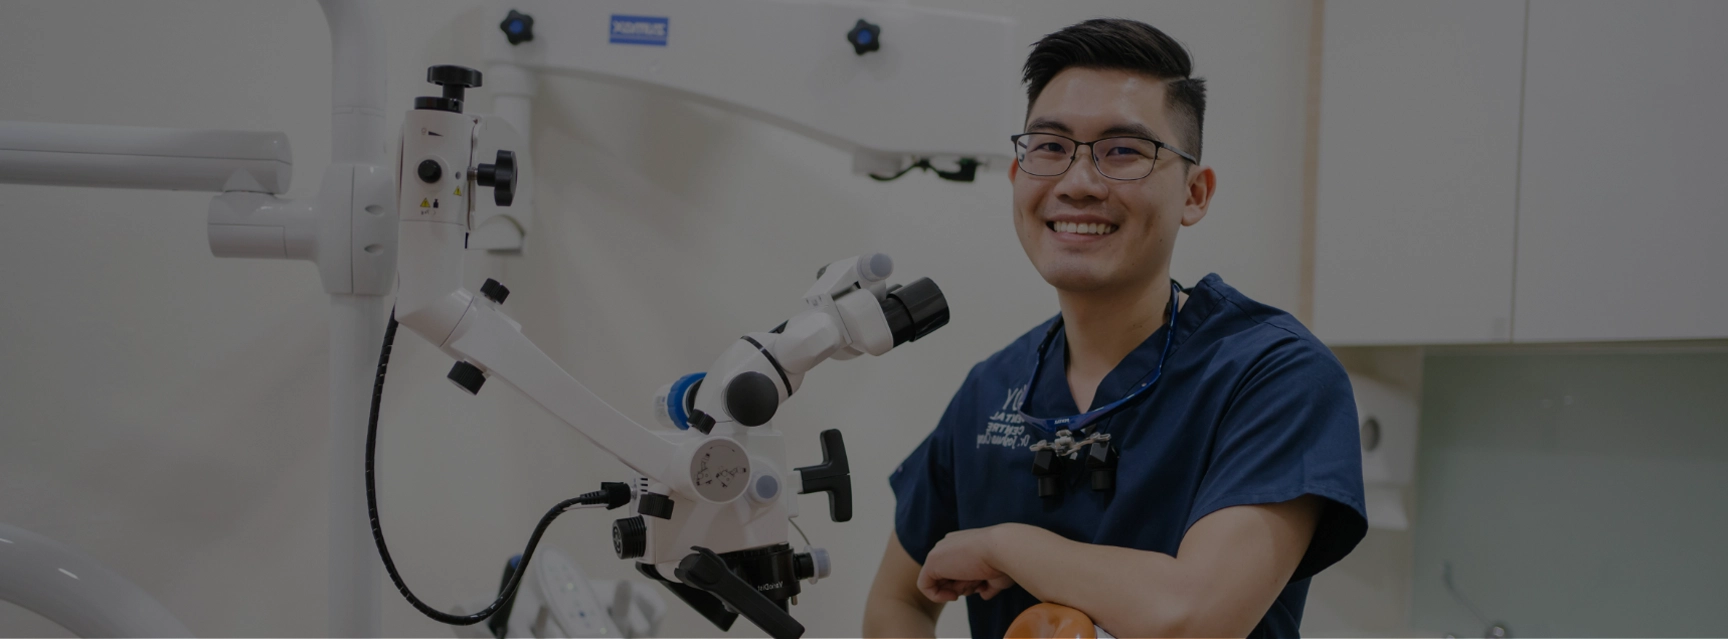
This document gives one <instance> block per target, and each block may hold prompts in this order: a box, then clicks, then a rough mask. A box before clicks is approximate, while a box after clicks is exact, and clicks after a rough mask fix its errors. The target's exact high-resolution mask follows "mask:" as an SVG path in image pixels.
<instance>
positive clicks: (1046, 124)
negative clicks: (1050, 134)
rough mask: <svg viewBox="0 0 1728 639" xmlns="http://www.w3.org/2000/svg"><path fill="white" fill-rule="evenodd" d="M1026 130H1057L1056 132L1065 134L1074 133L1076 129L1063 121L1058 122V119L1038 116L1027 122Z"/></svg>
mask: <svg viewBox="0 0 1728 639" xmlns="http://www.w3.org/2000/svg"><path fill="white" fill-rule="evenodd" d="M1026 130H1027V131H1055V132H1057V133H1061V134H1063V135H1073V134H1074V130H1073V129H1070V128H1068V125H1066V124H1063V123H1061V122H1058V121H1056V120H1052V119H1050V118H1038V119H1036V120H1033V121H1031V122H1028V123H1026Z"/></svg>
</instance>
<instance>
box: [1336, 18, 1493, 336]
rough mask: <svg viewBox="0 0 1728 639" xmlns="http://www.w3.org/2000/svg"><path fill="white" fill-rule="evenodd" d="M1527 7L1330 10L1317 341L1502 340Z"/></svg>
mask: <svg viewBox="0 0 1728 639" xmlns="http://www.w3.org/2000/svg"><path fill="white" fill-rule="evenodd" d="M1524 13H1525V5H1524V3H1522V2H1501V1H1486V2H1483V1H1469V2H1444V3H1442V2H1384V1H1381V0H1329V1H1328V2H1327V3H1326V9H1325V25H1324V28H1325V35H1324V42H1323V59H1322V65H1323V66H1322V68H1321V93H1320V114H1321V115H1320V149H1319V158H1320V165H1319V185H1318V186H1319V189H1318V192H1317V196H1318V200H1317V203H1318V212H1317V217H1316V220H1315V222H1316V224H1317V227H1316V232H1315V273H1314V318H1313V319H1314V331H1315V333H1316V334H1317V335H1319V336H1320V337H1321V338H1322V339H1324V340H1326V341H1327V342H1328V343H1331V344H1400V343H1426V344H1437V343H1461V342H1496V341H1506V340H1508V339H1510V338H1511V319H1512V309H1511V306H1512V259H1513V258H1512V249H1513V242H1514V240H1513V226H1514V206H1515V205H1516V198H1517V157H1518V94H1519V83H1520V81H1521V78H1520V70H1521V60H1522V56H1523V40H1524Z"/></svg>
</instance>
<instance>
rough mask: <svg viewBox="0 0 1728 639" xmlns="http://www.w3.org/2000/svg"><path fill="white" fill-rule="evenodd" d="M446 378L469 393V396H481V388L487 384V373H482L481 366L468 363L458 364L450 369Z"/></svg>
mask: <svg viewBox="0 0 1728 639" xmlns="http://www.w3.org/2000/svg"><path fill="white" fill-rule="evenodd" d="M446 377H449V378H450V381H452V382H455V383H456V385H457V386H460V387H461V388H462V390H465V391H468V394H469V395H478V394H480V387H481V386H482V385H484V384H485V383H486V373H483V372H481V371H480V367H479V366H475V365H473V364H469V363H468V362H456V365H455V366H451V367H450V374H449V375H446Z"/></svg>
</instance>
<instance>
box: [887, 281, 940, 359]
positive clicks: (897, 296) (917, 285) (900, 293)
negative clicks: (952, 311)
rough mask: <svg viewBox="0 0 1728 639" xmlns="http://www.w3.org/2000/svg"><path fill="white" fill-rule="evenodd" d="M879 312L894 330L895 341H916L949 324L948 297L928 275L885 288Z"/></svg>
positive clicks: (902, 342) (891, 329)
mask: <svg viewBox="0 0 1728 639" xmlns="http://www.w3.org/2000/svg"><path fill="white" fill-rule="evenodd" d="M882 314H883V315H885V316H887V318H888V329H889V331H890V332H892V333H893V334H894V345H895V346H899V345H901V344H905V343H906V342H916V341H918V338H920V337H923V336H925V335H929V334H930V333H931V332H933V331H935V330H936V329H938V328H942V327H943V326H946V325H947V324H948V299H947V298H945V297H943V296H942V289H940V288H937V287H936V283H935V282H932V281H930V278H928V277H920V278H918V279H916V280H913V281H912V282H910V283H908V284H906V285H905V286H896V287H894V288H891V289H888V296H887V297H885V298H883V300H882Z"/></svg>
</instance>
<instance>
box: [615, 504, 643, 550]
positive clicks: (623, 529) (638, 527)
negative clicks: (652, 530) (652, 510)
mask: <svg viewBox="0 0 1728 639" xmlns="http://www.w3.org/2000/svg"><path fill="white" fill-rule="evenodd" d="M612 552H615V553H618V558H619V559H635V558H637V557H641V556H642V555H643V554H646V553H647V552H648V524H647V523H645V522H643V521H642V516H641V515H637V516H635V517H625V518H623V519H620V520H618V521H614V522H612Z"/></svg>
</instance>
